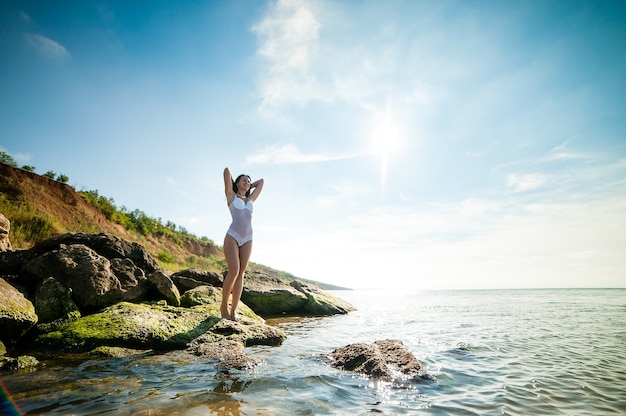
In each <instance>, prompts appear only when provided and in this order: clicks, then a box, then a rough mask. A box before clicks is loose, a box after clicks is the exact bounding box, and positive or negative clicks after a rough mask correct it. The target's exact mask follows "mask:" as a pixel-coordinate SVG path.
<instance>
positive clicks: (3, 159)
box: [0, 152, 17, 168]
mask: <svg viewBox="0 0 626 416" xmlns="http://www.w3.org/2000/svg"><path fill="white" fill-rule="evenodd" d="M0 163H4V164H5V165H9V166H13V167H14V168H16V167H17V163H15V159H13V157H11V155H10V154H8V153H7V152H0Z"/></svg>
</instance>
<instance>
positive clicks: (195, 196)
mask: <svg viewBox="0 0 626 416" xmlns="http://www.w3.org/2000/svg"><path fill="white" fill-rule="evenodd" d="M0 58H1V59H0V92H1V94H0V97H1V98H0V126H2V128H1V129H0V135H1V136H0V147H1V149H2V150H3V151H6V152H8V153H9V154H11V155H12V156H13V157H14V159H16V161H17V162H18V163H19V164H20V165H22V164H28V165H33V166H35V167H36V171H37V172H39V173H44V172H46V171H48V170H53V171H55V172H57V173H63V174H65V175H67V176H68V177H69V178H70V180H69V183H70V184H71V185H73V186H74V187H75V188H77V189H79V190H81V189H84V190H98V191H99V192H100V194H101V195H104V196H107V197H111V198H113V199H114V200H115V203H116V205H118V206H125V207H127V208H129V209H131V210H132V209H136V208H138V209H141V210H142V211H144V212H146V213H147V214H148V215H150V216H152V217H154V218H162V219H163V220H164V221H167V220H169V221H173V222H174V223H176V224H178V225H180V226H183V227H185V228H186V229H187V230H189V231H190V232H192V233H194V234H196V235H198V236H207V237H209V238H210V239H212V240H214V241H215V242H216V243H218V244H221V243H222V241H223V236H224V233H225V230H226V229H227V227H228V224H229V223H230V217H229V213H228V210H227V208H226V202H225V197H224V194H223V183H222V171H223V169H224V167H226V166H228V167H230V169H231V170H232V171H233V173H234V174H238V173H247V174H249V175H250V176H251V177H252V179H253V180H254V179H258V178H260V177H262V178H264V179H265V189H264V191H263V194H262V195H261V197H260V198H259V200H258V201H257V204H256V208H255V216H254V229H255V243H254V244H255V246H254V250H253V256H252V260H253V261H256V262H259V263H262V264H265V265H268V266H270V267H273V268H277V269H281V270H286V271H288V272H291V273H293V274H295V275H297V276H300V277H303V278H309V279H314V280H318V281H323V282H328V283H334V284H338V285H344V286H350V287H354V288H374V287H385V288H393V289H403V288H440V289H456V288H526V287H626V255H624V254H625V253H626V99H625V98H624V97H626V76H625V74H626V3H624V2H622V1H601V2H593V1H568V2H563V1H506V2H503V1H413V0H407V1H386V2H381V1H375V0H362V1H323V0H322V1H306V0H302V1H298V0H281V1H230V0H229V1H206V2H205V1H188V2H184V1H177V2H174V1H150V2H127V1H108V2H97V1H93V2H84V1H59V2H48V1H6V0H5V1H2V2H0Z"/></svg>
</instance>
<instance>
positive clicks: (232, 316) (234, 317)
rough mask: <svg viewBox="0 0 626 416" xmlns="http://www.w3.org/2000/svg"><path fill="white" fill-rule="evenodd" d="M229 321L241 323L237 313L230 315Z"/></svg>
mask: <svg viewBox="0 0 626 416" xmlns="http://www.w3.org/2000/svg"><path fill="white" fill-rule="evenodd" d="M230 319H231V320H233V321H235V322H239V321H241V316H239V314H238V313H237V312H234V313H233V314H232V315H231V317H230Z"/></svg>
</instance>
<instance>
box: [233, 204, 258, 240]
mask: <svg viewBox="0 0 626 416" xmlns="http://www.w3.org/2000/svg"><path fill="white" fill-rule="evenodd" d="M228 209H229V210H230V215H231V217H232V218H233V222H232V223H231V224H230V227H229V228H228V231H227V234H228V235H230V236H231V237H233V238H234V239H235V241H237V245H239V247H241V246H243V245H244V244H246V243H247V242H248V241H252V211H253V210H254V204H253V203H252V201H251V200H248V202H243V199H241V198H238V197H235V199H233V202H231V203H230V205H229V206H228Z"/></svg>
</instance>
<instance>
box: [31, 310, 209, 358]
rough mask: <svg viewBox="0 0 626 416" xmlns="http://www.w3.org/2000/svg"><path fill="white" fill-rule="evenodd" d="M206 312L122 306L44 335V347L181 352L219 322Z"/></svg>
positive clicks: (42, 339) (86, 317)
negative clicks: (187, 344) (178, 350)
mask: <svg viewBox="0 0 626 416" xmlns="http://www.w3.org/2000/svg"><path fill="white" fill-rule="evenodd" d="M209 312H210V311H209V310H207V308H202V307H195V308H178V307H174V306H167V305H162V304H161V305H159V304H152V305H149V304H132V303H127V302H121V303H118V304H116V305H113V306H111V307H108V308H106V309H104V310H103V311H102V312H100V313H97V314H93V315H89V316H85V317H83V318H80V319H78V320H76V321H73V322H69V323H67V324H65V325H63V326H62V327H61V328H59V330H57V331H54V332H50V333H48V334H44V335H41V336H40V337H39V341H40V342H41V343H43V344H44V345H52V346H57V347H66V348H74V349H80V350H85V349H91V348H94V347H98V346H102V345H108V346H119V347H127V348H142V349H144V348H148V349H155V350H164V349H172V348H180V347H183V346H185V345H186V343H188V342H189V341H191V340H192V339H193V338H195V337H197V336H199V335H201V334H203V333H204V332H206V331H207V330H208V329H209V328H210V327H211V326H213V325H214V324H215V323H216V322H217V321H219V319H220V318H219V317H218V316H211V314H210V313H209Z"/></svg>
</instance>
